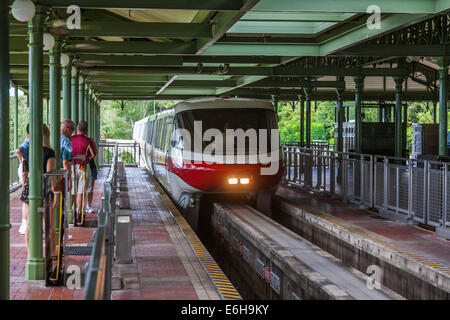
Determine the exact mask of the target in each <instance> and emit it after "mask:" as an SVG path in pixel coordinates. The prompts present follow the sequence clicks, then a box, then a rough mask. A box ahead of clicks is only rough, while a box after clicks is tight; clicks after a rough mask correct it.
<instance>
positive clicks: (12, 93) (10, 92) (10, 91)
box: [9, 88, 23, 97]
mask: <svg viewBox="0 0 450 320" xmlns="http://www.w3.org/2000/svg"><path fill="white" fill-rule="evenodd" d="M9 96H10V97H14V88H9ZM19 96H23V91H22V90H20V89H19Z"/></svg>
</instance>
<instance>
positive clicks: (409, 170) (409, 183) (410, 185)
mask: <svg viewBox="0 0 450 320" xmlns="http://www.w3.org/2000/svg"><path fill="white" fill-rule="evenodd" d="M412 175H413V171H412V161H411V159H409V160H408V215H409V218H410V219H411V221H413V220H414V212H413V210H412V200H413V197H412V193H413V187H412V184H413V180H412Z"/></svg>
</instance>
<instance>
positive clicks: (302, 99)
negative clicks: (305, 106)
mask: <svg viewBox="0 0 450 320" xmlns="http://www.w3.org/2000/svg"><path fill="white" fill-rule="evenodd" d="M297 97H298V100H299V101H300V102H304V101H305V92H304V91H303V88H302V89H301V90H300V92H299V93H298V96H297Z"/></svg>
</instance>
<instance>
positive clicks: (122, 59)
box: [76, 54, 183, 67]
mask: <svg viewBox="0 0 450 320" xmlns="http://www.w3.org/2000/svg"><path fill="white" fill-rule="evenodd" d="M76 64H77V65H79V66H83V67H90V66H98V65H100V66H101V65H107V66H181V65H182V64H183V57H181V56H137V55H136V56H131V57H130V56H125V55H114V56H113V55H106V54H103V55H100V54H81V55H80V56H79V58H78V59H77V61H76Z"/></svg>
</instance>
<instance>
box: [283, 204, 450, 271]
mask: <svg viewBox="0 0 450 320" xmlns="http://www.w3.org/2000/svg"><path fill="white" fill-rule="evenodd" d="M279 199H280V201H285V202H290V203H291V204H292V205H294V206H296V207H298V208H299V209H301V210H303V211H305V212H308V213H310V214H313V215H315V216H318V217H320V218H321V219H323V220H326V221H328V222H330V223H333V224H335V225H338V226H340V227H341V228H343V229H346V230H348V231H350V232H353V233H355V234H358V235H360V236H361V237H364V238H367V239H370V240H372V241H373V242H376V243H378V244H381V245H383V246H385V247H388V248H389V249H391V250H393V251H396V252H399V253H401V254H404V255H406V256H408V257H410V258H411V259H413V260H416V261H417V262H420V263H422V264H424V265H427V266H429V267H432V268H434V269H438V270H440V271H442V272H445V273H450V268H449V267H447V266H444V265H442V264H439V263H436V262H433V261H431V260H428V259H427V258H424V257H422V256H420V255H417V254H414V253H412V252H410V251H408V250H404V249H401V248H399V247H397V246H394V245H392V244H389V243H387V242H385V241H383V240H381V239H380V238H377V237H374V236H372V235H370V234H368V233H367V232H365V231H362V230H361V229H359V228H354V227H351V226H348V225H346V224H344V223H342V222H340V221H338V220H335V219H333V218H330V217H329V216H327V215H324V214H322V213H320V212H317V211H315V210H313V209H310V208H305V207H303V206H301V205H299V204H297V203H295V204H294V203H292V202H291V201H288V200H285V199H281V198H279Z"/></svg>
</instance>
